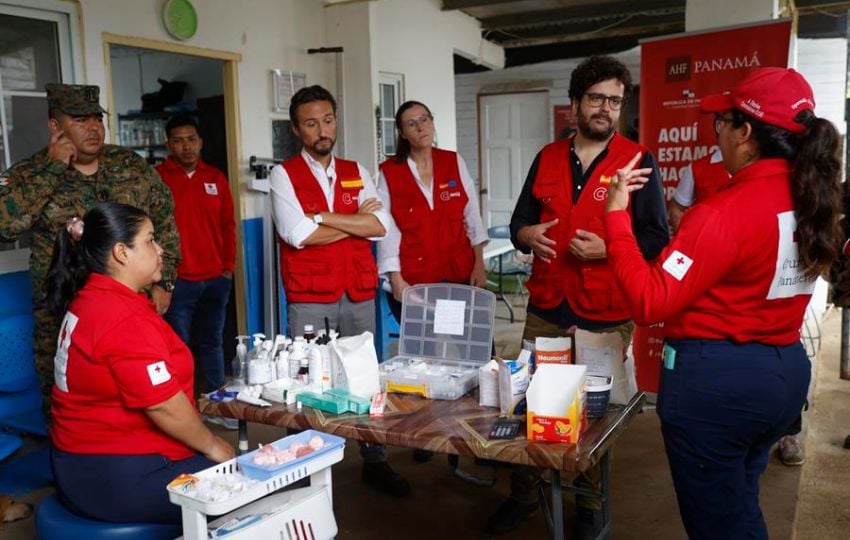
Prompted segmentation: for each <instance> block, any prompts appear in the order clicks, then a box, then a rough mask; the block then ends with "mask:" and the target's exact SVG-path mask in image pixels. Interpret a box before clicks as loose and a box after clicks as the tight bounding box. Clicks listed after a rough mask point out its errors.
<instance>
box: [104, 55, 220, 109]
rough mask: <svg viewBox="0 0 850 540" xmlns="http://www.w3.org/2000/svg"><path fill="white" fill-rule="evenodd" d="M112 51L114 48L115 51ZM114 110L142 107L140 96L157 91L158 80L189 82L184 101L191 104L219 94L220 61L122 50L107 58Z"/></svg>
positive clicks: (158, 87)
mask: <svg viewBox="0 0 850 540" xmlns="http://www.w3.org/2000/svg"><path fill="white" fill-rule="evenodd" d="M114 50H115V49H113V51H114ZM110 68H111V70H112V80H113V81H115V82H116V84H115V86H114V87H113V88H112V99H113V107H114V108H115V112H117V113H118V114H125V113H127V112H128V111H130V110H134V109H141V108H142V98H141V96H142V94H147V93H150V92H156V91H158V90H159V89H160V84H159V83H158V82H157V79H164V80H166V81H182V82H186V83H188V85H187V86H186V92H185V93H184V94H183V101H185V102H188V103H192V104H194V103H195V101H196V100H197V99H198V98H204V97H209V96H217V95H221V93H222V91H223V89H222V63H221V61H220V60H214V59H210V58H200V57H197V56H187V55H183V54H170V53H163V52H152V51H145V50H142V49H131V48H123V50H122V51H121V52H120V53H119V54H118V55H116V56H112V57H111V59H110Z"/></svg>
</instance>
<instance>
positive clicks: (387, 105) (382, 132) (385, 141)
mask: <svg viewBox="0 0 850 540" xmlns="http://www.w3.org/2000/svg"><path fill="white" fill-rule="evenodd" d="M378 91H379V95H380V100H381V102H380V106H379V108H380V114H379V118H378V142H379V144H380V154H381V155H380V156H378V157H379V159H378V161H383V160H384V159H385V158H386V157H387V156H394V155H395V112H396V110H397V109H398V107H399V105H401V104H402V102H403V101H404V75H402V74H400V73H384V72H381V74H380V78H379V82H378Z"/></svg>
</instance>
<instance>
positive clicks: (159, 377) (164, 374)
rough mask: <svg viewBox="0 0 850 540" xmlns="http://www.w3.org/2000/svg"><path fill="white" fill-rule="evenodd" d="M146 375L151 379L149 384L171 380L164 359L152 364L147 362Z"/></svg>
mask: <svg viewBox="0 0 850 540" xmlns="http://www.w3.org/2000/svg"><path fill="white" fill-rule="evenodd" d="M148 377H150V379H151V384H152V385H154V386H156V385H158V384H162V383H164V382H168V381H170V380H171V373H169V372H168V368H167V367H165V361H163V360H160V361H159V362H154V363H153V364H148Z"/></svg>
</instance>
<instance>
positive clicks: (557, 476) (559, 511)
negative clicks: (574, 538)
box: [550, 471, 564, 540]
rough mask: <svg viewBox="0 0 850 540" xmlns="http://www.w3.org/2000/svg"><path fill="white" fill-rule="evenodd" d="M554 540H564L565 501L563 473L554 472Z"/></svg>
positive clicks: (552, 531)
mask: <svg viewBox="0 0 850 540" xmlns="http://www.w3.org/2000/svg"><path fill="white" fill-rule="evenodd" d="M550 532H551V533H552V540H564V500H563V497H562V494H561V471H552V530H551V531H550Z"/></svg>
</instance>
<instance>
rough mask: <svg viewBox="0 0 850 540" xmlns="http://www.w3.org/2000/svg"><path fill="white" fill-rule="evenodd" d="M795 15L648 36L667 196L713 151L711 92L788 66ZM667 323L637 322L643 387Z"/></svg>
mask: <svg viewBox="0 0 850 540" xmlns="http://www.w3.org/2000/svg"><path fill="white" fill-rule="evenodd" d="M790 41H791V21H790V20H788V21H777V22H769V23H762V24H757V25H753V26H746V27H738V28H733V29H728V30H718V31H713V32H702V33H695V34H685V35H679V36H676V37H671V38H661V39H657V40H651V41H646V42H642V43H641V58H640V141H641V143H642V144H644V145H645V146H646V147H647V148H649V149H650V150H651V151H652V153H653V154H654V155H655V157H656V158H657V159H658V166H659V168H660V170H661V179H662V181H663V182H664V191H665V193H666V196H667V200H668V201H669V200H670V198H671V197H672V196H673V191H675V189H676V186H677V185H678V184H679V178H680V177H681V175H682V170H683V169H684V168H685V167H686V166H687V165H688V164H689V163H690V162H692V161H695V160H697V159H699V158H701V157H703V156H705V155H707V154H709V153H710V152H713V151H714V147H715V145H716V135H715V133H714V119H713V117H712V116H711V115H708V114H701V113H700V110H699V102H700V99H702V98H703V97H704V96H707V95H709V94H718V93H720V92H724V91H726V90H729V89H730V88H731V87H732V86H734V85H735V83H737V82H738V81H740V80H741V79H742V78H744V76H746V75H747V74H748V73H749V72H750V71H752V70H754V69H756V68H759V67H767V66H779V67H786V66H787V65H788V51H789V46H790ZM663 339H664V325H663V323H662V324H659V325H655V326H652V327H649V328H641V327H638V328H635V333H634V341H633V349H632V351H633V354H634V358H635V371H636V375H637V381H638V387H639V388H640V389H641V390H643V391H646V392H658V382H659V376H660V370H661V352H662V346H663Z"/></svg>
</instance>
